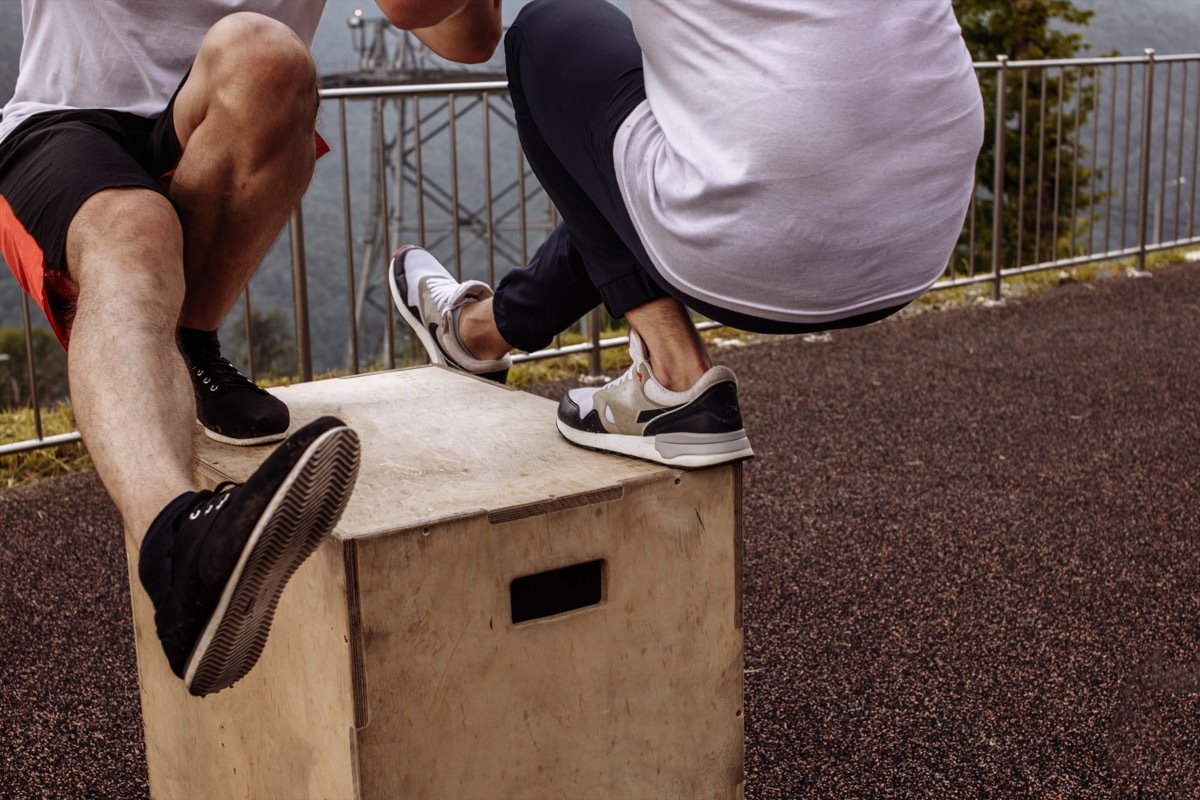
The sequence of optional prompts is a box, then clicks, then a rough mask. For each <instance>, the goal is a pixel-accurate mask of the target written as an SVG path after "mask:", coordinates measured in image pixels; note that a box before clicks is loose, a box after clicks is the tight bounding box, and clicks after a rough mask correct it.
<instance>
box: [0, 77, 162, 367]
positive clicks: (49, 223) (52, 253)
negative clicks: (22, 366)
mask: <svg viewBox="0 0 1200 800" xmlns="http://www.w3.org/2000/svg"><path fill="white" fill-rule="evenodd" d="M174 105H175V100H174V98H172V99H171V102H170V104H168V105H167V108H166V109H165V110H164V111H163V113H162V114H159V115H158V116H156V117H152V118H149V119H147V118H146V117H139V116H137V115H134V114H129V113H126V112H123V111H107V110H103V109H82V110H71V111H49V112H45V113H42V114H35V115H34V116H32V117H30V118H29V119H27V120H25V121H24V122H22V123H21V124H20V125H19V126H18V127H17V128H16V130H14V131H13V132H12V133H11V134H9V135H8V136H7V137H5V139H4V141H2V142H0V255H3V256H4V260H5V261H7V262H8V266H9V269H11V270H12V273H13V275H15V276H16V278H17V280H18V281H19V282H20V284H21V287H22V288H23V289H24V290H25V291H26V293H28V294H29V296H30V297H32V298H33V299H34V300H35V301H36V302H37V304H38V305H39V306H41V308H42V310H43V311H44V312H46V317H47V318H48V319H49V320H50V325H51V327H52V328H53V329H54V333H55V335H57V336H58V339H59V341H61V342H62V343H63V346H64V347H65V346H66V345H67V339H68V332H69V330H70V314H71V311H72V308H73V305H74V299H75V285H74V282H73V281H72V280H71V278H70V276H69V274H68V271H67V260H66V252H65V251H66V244H67V228H68V227H69V226H70V224H71V220H73V219H74V218H75V214H76V212H78V211H79V208H80V206H82V205H83V204H84V202H85V201H87V199H88V198H90V197H91V196H92V195H94V194H96V193H97V192H101V191H104V190H105V189H117V188H131V187H141V188H144V189H149V190H151V191H154V192H159V193H160V194H163V195H164V196H165V195H166V190H167V186H168V185H169V183H170V175H171V173H172V172H173V171H174V169H175V166H176V165H177V164H178V163H179V157H180V154H181V152H182V151H181V149H180V146H179V138H178V137H177V136H176V135H175V125H174V124H173V117H174V114H173V109H174Z"/></svg>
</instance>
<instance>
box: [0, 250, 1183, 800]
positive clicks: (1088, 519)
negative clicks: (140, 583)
mask: <svg viewBox="0 0 1200 800" xmlns="http://www.w3.org/2000/svg"><path fill="white" fill-rule="evenodd" d="M1198 351H1200V269H1197V268H1195V267H1175V268H1169V269H1165V270H1161V271H1158V272H1156V273H1155V277H1153V278H1149V279H1128V278H1115V279H1109V280H1105V281H1100V282H1097V283H1093V284H1071V285H1067V286H1063V287H1060V288H1058V289H1056V290H1054V291H1052V292H1048V293H1045V294H1041V295H1038V296H1034V297H1030V298H1025V299H1022V300H1018V301H1010V302H1009V303H1008V304H1007V305H1006V306H1004V307H1001V308H986V309H985V308H981V307H971V308H967V309H962V310H956V311H952V312H948V313H940V314H923V315H916V316H911V317H905V318H903V319H896V320H890V321H887V322H884V323H881V324H877V325H874V326H871V327H868V328H862V329H857V330H851V331H840V332H835V333H834V334H833V335H832V340H831V341H805V340H803V339H776V340H773V341H770V342H768V343H766V344H762V345H757V346H754V347H748V348H743V349H737V350H729V351H725V352H724V353H723V354H722V360H724V361H725V363H728V364H729V365H730V366H732V367H733V368H734V369H735V370H737V372H738V375H739V378H740V380H741V387H742V388H741V392H742V403H743V412H744V415H745V417H746V420H747V427H748V430H749V431H750V433H751V438H752V441H753V443H754V446H755V449H756V451H757V453H758V456H757V458H755V459H754V460H753V461H751V462H749V463H748V464H747V465H746V471H745V485H746V493H745V522H746V531H745V533H746V535H745V539H746V558H745V592H746V599H745V618H746V669H747V675H746V711H747V713H746V772H747V789H746V796H747V797H748V798H751V800H771V799H773V798H807V797H821V798H825V797H830V798H891V797H903V798H908V797H922V798H924V797H929V798H975V797H1019V798H1026V797H1028V798H1093V797H1095V798H1100V797H1129V798H1143V797H1145V798H1151V797H1172V798H1173V797H1200V558H1197V551H1198V550H1200V511H1198V510H1197V508H1198V504H1197V484H1198V483H1200V359H1198V357H1197V356H1198ZM560 388H561V387H542V388H541V389H540V390H539V393H547V394H555V393H556V392H557V391H558V390H559V389H560ZM0 532H2V534H3V535H2V537H0V565H2V570H3V571H2V576H3V582H4V591H3V593H2V595H0V687H2V694H0V795H4V796H14V797H24V796H50V797H75V796H104V797H116V798H120V797H141V796H145V794H146V787H145V781H146V776H145V768H144V765H143V761H142V759H143V757H144V756H143V751H142V741H141V729H140V718H139V709H138V699H137V688H136V684H135V677H134V675H135V663H134V654H133V638H132V630H131V623H130V619H129V611H128V605H129V603H128V597H127V591H128V586H127V581H126V577H125V569H124V563H123V554H122V550H121V547H120V541H119V537H120V528H119V525H118V522H117V519H116V515H115V511H114V510H113V508H112V506H111V504H110V503H109V501H108V500H107V498H106V497H105V495H104V493H103V490H102V488H101V487H100V485H99V483H98V481H97V480H96V478H95V477H94V476H93V475H90V474H89V475H79V476H73V477H70V478H65V479H58V480H53V481H47V482H44V483H42V484H39V485H35V486H32V487H26V488H20V489H11V490H7V491H5V492H0Z"/></svg>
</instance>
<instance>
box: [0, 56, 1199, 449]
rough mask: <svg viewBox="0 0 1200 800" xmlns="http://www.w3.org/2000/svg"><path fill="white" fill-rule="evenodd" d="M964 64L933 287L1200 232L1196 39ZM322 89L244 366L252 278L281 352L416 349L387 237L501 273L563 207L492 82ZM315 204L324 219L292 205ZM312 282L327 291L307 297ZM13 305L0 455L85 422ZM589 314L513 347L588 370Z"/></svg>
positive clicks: (349, 368)
mask: <svg viewBox="0 0 1200 800" xmlns="http://www.w3.org/2000/svg"><path fill="white" fill-rule="evenodd" d="M976 71H977V74H978V76H979V79H980V84H981V87H982V91H983V92H984V100H985V107H986V108H987V111H988V116H989V118H990V119H989V123H990V124H989V133H988V138H987V141H986V142H985V146H984V150H983V153H982V154H981V157H980V162H979V167H978V178H977V187H976V192H975V197H974V200H973V202H972V204H971V208H970V210H969V212H968V216H967V220H966V224H965V225H964V229H963V234H962V238H961V240H960V243H959V246H958V248H957V249H956V251H955V253H954V254H953V256H952V258H951V260H950V262H949V263H948V264H947V267H946V272H945V274H944V276H943V277H942V279H941V280H939V281H938V282H937V283H936V284H935V285H934V286H933V288H932V289H931V291H933V292H938V291H943V290H948V289H954V288H957V287H963V286H972V285H978V286H982V287H984V288H987V287H989V286H990V290H991V295H992V298H993V299H1000V298H1002V296H1003V288H1004V286H1005V282H1006V281H1007V280H1011V279H1014V278H1018V277H1019V276H1025V275H1028V274H1029V273H1033V272H1039V271H1045V270H1061V269H1068V268H1074V267H1079V266H1082V265H1088V264H1097V263H1101V262H1112V261H1119V260H1123V259H1128V260H1130V262H1131V265H1132V267H1133V268H1134V269H1136V270H1138V271H1144V269H1145V265H1146V258H1147V256H1148V255H1149V254H1151V253H1153V252H1156V251H1162V250H1171V249H1177V248H1180V247H1185V246H1192V245H1200V235H1198V233H1197V230H1196V200H1197V180H1198V178H1200V175H1198V165H1200V91H1198V89H1200V55H1184V56H1169V57H1160V56H1157V55H1156V54H1155V53H1154V52H1153V51H1147V52H1146V53H1145V55H1143V56H1137V57H1122V58H1095V59H1069V60H1057V61H1011V60H1008V59H1006V58H1000V59H998V60H996V61H994V62H985V63H977V64H976ZM322 98H323V102H324V105H323V108H324V111H323V114H324V115H325V117H324V119H323V120H322V123H321V128H322V130H324V131H325V132H326V136H327V138H329V139H330V141H331V142H333V143H334V149H335V151H337V152H339V153H340V157H339V158H337V159H333V160H330V159H325V160H323V162H324V161H331V162H332V163H329V164H325V163H321V164H319V165H318V172H317V176H316V178H315V179H314V183H313V186H312V188H311V189H310V191H309V194H308V195H307V196H306V198H305V201H304V203H303V204H302V205H301V207H300V208H298V209H297V210H296V213H295V214H294V215H293V218H292V221H291V224H290V226H289V235H288V236H287V237H281V240H280V242H279V243H278V244H277V246H276V248H275V249H274V250H273V251H272V254H271V255H270V256H268V259H267V261H266V262H264V265H263V268H262V269H260V271H259V275H258V276H256V278H255V280H254V281H253V282H252V287H251V289H248V290H247V292H246V294H245V296H244V298H243V302H242V304H241V306H242V308H241V314H240V315H239V314H237V313H236V312H235V313H234V314H231V315H230V316H231V317H232V318H235V319H236V318H238V317H240V322H241V324H240V325H238V324H236V323H235V324H233V325H231V326H229V327H228V328H224V329H223V330H222V337H223V339H225V340H226V341H227V350H228V349H229V347H228V342H229V341H232V340H234V339H237V338H239V337H240V339H242V340H244V342H245V349H244V353H242V354H240V358H241V360H242V361H243V362H244V363H243V366H244V367H245V368H246V369H247V372H248V373H249V374H250V375H251V376H252V377H254V376H255V373H256V372H259V373H260V374H261V373H263V372H268V371H272V370H274V369H276V368H277V367H278V364H277V363H276V364H269V363H258V364H256V363H255V362H256V360H259V359H256V358H254V352H255V351H254V348H253V347H252V346H251V345H252V343H253V341H254V339H255V338H256V336H261V331H260V330H258V329H257V328H258V326H259V322H260V319H259V317H258V316H256V314H255V313H252V312H251V309H252V304H251V292H254V293H256V294H257V293H259V292H260V291H261V289H260V283H263V282H268V283H271V282H273V283H274V285H275V287H276V288H278V286H279V284H281V283H282V282H284V281H290V284H291V288H292V303H291V308H289V309H277V311H278V313H279V315H280V316H279V317H278V318H277V319H276V325H277V326H278V324H279V320H282V319H284V318H285V317H284V314H285V313H286V314H287V315H290V317H291V321H292V323H293V325H294V335H293V336H292V337H291V339H292V343H293V345H294V354H288V356H287V357H288V359H289V360H291V363H293V364H294V365H295V366H294V370H295V372H294V373H293V374H294V375H295V376H296V377H298V378H299V379H300V380H303V381H307V380H311V379H313V377H314V375H317V374H321V373H324V372H346V373H358V372H363V371H370V370H373V369H388V368H393V367H396V366H398V365H401V364H404V363H419V362H420V361H422V360H423V356H422V353H423V351H421V350H420V348H419V346H418V345H416V343H414V342H410V341H408V337H407V336H406V331H405V330H404V328H405V326H403V325H401V324H399V323H398V321H397V320H396V319H395V317H394V314H393V308H392V303H391V301H390V298H389V297H388V290H387V286H386V272H385V271H386V264H387V260H388V257H389V256H390V254H391V252H392V250H393V248H394V247H396V246H397V245H399V244H401V243H405V242H411V243H416V244H420V245H422V246H424V247H426V248H428V249H430V250H431V251H433V252H434V254H435V255H437V256H438V257H439V258H440V259H442V261H443V263H446V264H447V265H448V266H449V267H450V268H451V270H452V271H453V272H455V274H456V275H457V276H458V277H459V278H460V279H462V278H464V277H466V278H479V279H482V280H485V281H487V282H489V283H492V284H494V283H495V281H496V278H497V277H498V276H500V275H502V274H503V272H504V271H505V270H507V269H509V268H511V267H513V266H516V265H518V264H523V263H525V262H526V261H527V259H528V256H529V254H530V252H531V248H534V247H536V246H537V245H538V244H540V242H541V241H542V240H543V239H544V238H545V236H546V235H547V234H548V233H549V231H550V230H551V229H552V228H553V227H554V225H555V224H557V215H556V212H555V210H554V208H553V205H552V204H551V203H550V202H549V200H548V199H547V198H546V196H545V194H544V192H542V191H541V189H540V187H539V186H538V184H537V181H536V179H535V178H534V176H533V175H532V174H531V173H530V171H529V169H528V166H527V165H526V164H525V162H524V159H523V157H522V154H521V149H520V145H519V143H518V141H517V137H516V133H515V121H514V118H513V113H512V107H511V104H510V102H509V101H508V96H507V89H506V85H505V84H504V83H503V82H501V81H490V82H459V83H440V84H439V83H429V84H422V85H397V86H385V87H368V88H337V89H325V90H323V91H322ZM330 115H333V119H332V121H331V120H330V118H329V117H330ZM329 131H334V132H335V133H334V135H332V136H330V135H329V134H328V132H329ZM335 169H336V172H335ZM314 217H315V218H317V219H318V223H319V224H318V225H312V224H308V225H306V224H305V220H306V219H308V220H309V221H310V222H311V220H312V219H313V218H314ZM338 228H340V230H337V229H338ZM278 294H280V292H278V291H276V292H274V293H273V295H274V296H277V295H278ZM312 294H319V295H320V300H319V303H318V304H317V305H315V306H314V305H312V304H311V302H310V295H312ZM24 307H25V309H26V312H25V315H24V320H23V322H24V326H25V341H26V365H25V371H26V373H27V374H26V375H25V380H26V381H27V382H28V389H29V392H28V394H27V396H29V397H31V398H32V402H31V404H32V405H33V407H34V419H35V425H36V431H35V433H36V436H35V438H33V439H29V440H26V441H21V442H14V443H10V444H3V445H0V455H9V454H13V453H18V452H23V451H27V450H32V449H35V448H38V447H45V446H49V445H53V444H60V443H62V442H64V441H73V440H76V439H78V434H65V435H60V436H54V437H47V436H44V435H43V431H42V422H41V414H40V409H39V407H38V403H37V394H36V389H37V382H36V380H35V375H36V372H37V365H36V362H35V359H34V345H33V339H32V336H31V324H30V320H29V316H28V305H27V304H26V305H25V306H24ZM253 307H254V308H257V305H255V306H253ZM339 309H340V310H339ZM318 315H319V317H320V319H315V317H316V316H318ZM314 324H316V325H317V326H318V327H319V328H320V330H319V331H317V336H316V338H315V339H314V336H313V327H314ZM602 324H603V320H602V318H601V314H600V313H599V312H598V311H597V312H594V313H592V314H591V315H589V317H588V318H587V319H585V320H583V321H581V324H580V326H579V327H578V329H577V330H576V331H574V334H575V335H574V336H573V337H572V338H576V339H578V338H580V336H581V335H582V340H581V341H575V342H569V341H567V340H565V339H559V340H557V341H556V342H555V343H554V346H553V347H551V348H549V349H547V350H544V351H540V352H538V353H529V354H521V355H519V356H517V357H516V358H515V360H516V361H518V362H524V361H531V360H537V359H543V358H551V357H559V356H564V355H572V354H586V355H588V356H589V369H590V371H591V372H592V373H593V374H596V373H598V372H599V370H600V362H599V354H600V351H601V350H602V349H603V348H605V347H612V346H618V345H622V344H624V343H625V342H626V341H627V339H626V337H624V336H619V335H618V336H609V337H608V338H603V336H602ZM701 325H704V326H705V327H709V326H710V325H709V324H707V323H701ZM275 333H276V334H278V331H276V332H275ZM292 359H294V360H292ZM276 361H278V358H276ZM5 368H6V365H5V364H4V363H0V371H2V370H4V369H5Z"/></svg>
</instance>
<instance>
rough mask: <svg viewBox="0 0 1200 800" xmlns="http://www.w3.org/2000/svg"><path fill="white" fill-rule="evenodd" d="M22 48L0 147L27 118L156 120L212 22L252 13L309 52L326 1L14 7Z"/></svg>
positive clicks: (64, 2) (99, 0) (121, 0)
mask: <svg viewBox="0 0 1200 800" xmlns="http://www.w3.org/2000/svg"><path fill="white" fill-rule="evenodd" d="M21 2H22V7H21V20H22V31H23V35H24V42H23V44H22V47H21V68H20V72H19V74H18V75H17V87H16V91H15V93H14V94H13V97H12V100H10V101H9V103H8V105H6V106H5V107H4V110H3V119H2V120H0V139H3V138H4V137H5V136H7V135H8V134H9V133H10V132H11V131H12V130H13V128H15V127H16V126H17V125H18V124H19V123H20V122H21V120H23V119H25V118H26V117H28V116H30V115H31V114H38V113H41V112H43V111H53V110H56V109H68V108H105V109H111V110H114V111H129V112H132V113H134V114H138V115H140V116H144V117H149V116H153V115H154V114H158V113H160V112H162V110H163V109H164V108H166V105H167V102H168V101H170V99H171V95H173V94H174V93H175V90H176V89H177V88H178V87H179V82H180V81H182V80H183V76H184V75H185V74H187V71H188V69H189V68H190V67H191V65H192V62H193V61H194V60H195V58H196V53H197V52H198V51H199V49H200V42H201V41H202V40H203V39H204V35H205V34H206V33H207V32H208V30H209V28H211V27H212V26H213V25H214V24H215V23H216V22H217V21H218V20H220V19H221V18H222V17H225V16H227V15H229V14H232V13H234V12H236V11H255V12H258V13H260V14H264V15H266V16H269V17H273V18H274V19H277V20H279V21H280V22H283V23H285V24H287V25H288V26H289V27H291V28H292V30H294V31H296V33H297V35H299V37H300V38H301V39H303V40H304V42H305V44H307V45H309V46H310V47H311V45H312V40H313V36H314V35H315V34H316V32H317V23H318V22H319V21H320V19H321V12H322V11H323V10H324V8H325V0H21Z"/></svg>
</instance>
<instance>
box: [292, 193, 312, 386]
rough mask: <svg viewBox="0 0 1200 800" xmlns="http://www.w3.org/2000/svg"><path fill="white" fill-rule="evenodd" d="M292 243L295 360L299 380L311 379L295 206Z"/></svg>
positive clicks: (300, 222) (304, 269) (304, 270)
mask: <svg viewBox="0 0 1200 800" xmlns="http://www.w3.org/2000/svg"><path fill="white" fill-rule="evenodd" d="M288 227H289V229H290V232H291V243H292V303H293V305H294V306H295V311H296V358H297V360H298V361H299V364H300V380H301V381H311V380H312V379H313V367H312V334H311V328H310V326H309V322H308V266H307V264H306V263H305V256H304V215H303V213H302V212H301V210H300V204H299V203H297V204H296V208H295V210H294V211H293V212H292V219H291V223H290V225H289V226H288Z"/></svg>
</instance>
